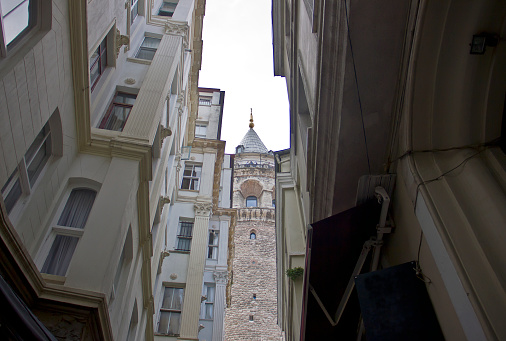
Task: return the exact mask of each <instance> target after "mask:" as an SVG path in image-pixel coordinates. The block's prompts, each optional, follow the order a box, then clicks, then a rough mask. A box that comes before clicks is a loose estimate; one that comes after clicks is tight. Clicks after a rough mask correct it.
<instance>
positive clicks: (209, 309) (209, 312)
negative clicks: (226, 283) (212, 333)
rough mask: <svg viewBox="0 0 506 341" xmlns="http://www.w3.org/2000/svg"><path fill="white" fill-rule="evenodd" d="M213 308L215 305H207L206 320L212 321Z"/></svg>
mask: <svg viewBox="0 0 506 341" xmlns="http://www.w3.org/2000/svg"><path fill="white" fill-rule="evenodd" d="M213 308H214V305H213V304H212V303H206V317H205V318H206V319H208V320H211V319H212V318H213Z"/></svg>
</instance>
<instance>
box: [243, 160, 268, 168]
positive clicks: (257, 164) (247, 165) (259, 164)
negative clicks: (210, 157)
mask: <svg viewBox="0 0 506 341" xmlns="http://www.w3.org/2000/svg"><path fill="white" fill-rule="evenodd" d="M234 168H236V169H237V168H265V169H274V164H273V163H270V162H262V161H245V162H235V163H234Z"/></svg>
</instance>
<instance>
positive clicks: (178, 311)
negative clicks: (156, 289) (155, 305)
mask: <svg viewBox="0 0 506 341" xmlns="http://www.w3.org/2000/svg"><path fill="white" fill-rule="evenodd" d="M166 289H172V291H173V292H174V291H175V290H182V298H183V301H182V302H181V307H180V309H177V308H174V307H173V306H172V305H173V302H171V306H170V307H169V308H163V306H162V305H163V301H164V298H165V293H166ZM184 295H185V288H184V287H183V286H175V285H169V284H165V283H164V285H163V286H162V292H161V295H160V299H161V301H160V309H159V311H158V322H157V326H156V333H157V334H160V335H168V336H179V335H180V331H181V315H182V312H183V306H184ZM173 297H174V294H173ZM163 312H165V313H170V314H171V315H172V314H178V316H179V326H178V330H177V333H169V329H168V328H169V326H170V320H171V318H172V316H171V317H169V320H168V323H167V331H166V332H164V331H160V319H161V317H162V313H163Z"/></svg>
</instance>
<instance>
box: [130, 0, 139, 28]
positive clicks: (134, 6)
mask: <svg viewBox="0 0 506 341" xmlns="http://www.w3.org/2000/svg"><path fill="white" fill-rule="evenodd" d="M131 1H132V2H131V5H130V25H131V24H133V23H134V21H135V18H137V15H138V14H139V0H131Z"/></svg>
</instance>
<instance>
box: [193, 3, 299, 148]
mask: <svg viewBox="0 0 506 341" xmlns="http://www.w3.org/2000/svg"><path fill="white" fill-rule="evenodd" d="M271 31H272V24H271V0H207V1H206V13H205V16H204V28H203V34H202V35H203V37H202V40H203V41H204V46H203V51H202V69H201V71H200V77H199V86H201V87H207V88H218V89H220V90H223V91H225V107H224V113H223V126H222V131H221V139H222V140H225V141H227V144H226V149H225V152H226V153H228V154H233V153H235V147H236V146H237V145H238V144H239V142H240V141H241V139H242V138H243V136H244V135H245V134H246V132H247V131H248V129H249V128H248V123H249V113H250V108H253V118H254V121H255V122H254V123H255V128H254V129H255V131H256V132H257V134H258V135H259V136H260V139H261V140H262V142H263V143H264V144H265V146H266V147H267V149H270V150H274V151H276V150H281V149H286V148H289V146H290V142H289V134H290V129H289V125H288V124H289V117H288V97H287V92H286V81H285V78H282V77H274V72H273V59H272V33H271Z"/></svg>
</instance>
